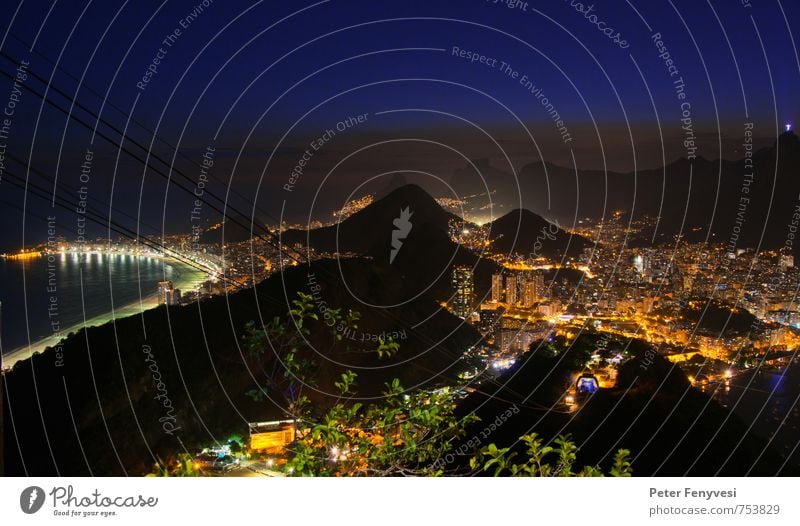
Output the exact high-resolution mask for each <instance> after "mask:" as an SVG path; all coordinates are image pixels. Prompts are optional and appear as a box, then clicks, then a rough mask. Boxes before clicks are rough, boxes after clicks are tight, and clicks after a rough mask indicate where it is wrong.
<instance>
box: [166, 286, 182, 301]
mask: <svg viewBox="0 0 800 526" xmlns="http://www.w3.org/2000/svg"><path fill="white" fill-rule="evenodd" d="M164 296H165V297H164V299H165V303H166V304H167V305H180V303H181V289H169V290H167V291H166V292H165V293H164Z"/></svg>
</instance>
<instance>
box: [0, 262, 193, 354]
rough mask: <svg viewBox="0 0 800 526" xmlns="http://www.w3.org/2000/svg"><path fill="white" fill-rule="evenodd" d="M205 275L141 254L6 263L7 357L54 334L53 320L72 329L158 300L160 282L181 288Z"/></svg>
mask: <svg viewBox="0 0 800 526" xmlns="http://www.w3.org/2000/svg"><path fill="white" fill-rule="evenodd" d="M202 276H203V274H202V273H200V272H197V271H195V270H194V269H191V268H189V267H186V266H183V265H180V264H176V263H173V262H164V261H163V260H161V259H157V258H148V257H141V256H125V255H99V254H93V255H87V256H84V257H83V258H79V257H78V256H76V255H70V254H66V255H60V254H59V255H54V256H52V259H50V260H49V259H48V257H40V258H36V259H29V260H24V261H23V260H6V259H0V301H2V348H3V353H4V354H5V353H7V352H9V351H11V350H13V349H16V348H18V347H21V346H23V345H27V344H28V342H30V343H35V342H36V341H38V340H40V339H42V338H45V337H50V336H52V335H53V331H52V328H51V324H50V322H51V320H53V319H56V320H57V321H58V322H59V323H60V328H61V330H62V331H66V330H67V329H69V328H70V327H72V326H74V325H77V324H80V323H83V321H84V317H85V319H86V320H89V319H91V318H96V317H98V316H103V315H110V313H111V311H112V307H113V308H114V309H121V308H122V307H125V306H128V305H131V304H132V303H135V302H138V301H139V300H140V298H142V299H152V296H153V295H154V294H155V293H156V292H157V288H158V282H159V281H160V280H163V279H169V280H172V281H173V283H175V286H176V287H179V286H181V285H183V286H186V284H188V283H189V282H193V281H197V280H199V279H201V278H202ZM53 280H54V281H55V289H54V292H53V291H51V290H52V287H50V285H51V284H52V281H53ZM48 288H51V290H48ZM53 299H55V302H53V301H52V300H53ZM52 305H55V306H56V309H55V310H53V309H51V306H52ZM128 310H130V309H128ZM51 313H55V314H54V316H50V314H51ZM65 334H66V332H65Z"/></svg>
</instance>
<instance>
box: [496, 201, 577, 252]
mask: <svg viewBox="0 0 800 526" xmlns="http://www.w3.org/2000/svg"><path fill="white" fill-rule="evenodd" d="M485 226H486V227H487V228H489V229H490V231H491V235H490V238H491V239H492V247H493V249H494V251H495V252H503V253H506V254H509V253H516V254H522V255H526V256H527V255H534V256H536V257H539V256H546V257H549V258H553V259H560V258H561V257H563V256H564V255H565V254H566V255H568V256H576V255H578V254H580V253H581V251H582V250H583V249H584V248H587V247H591V246H592V242H591V241H589V240H588V239H586V238H584V237H582V236H579V235H572V234H570V233H568V232H565V231H564V230H563V229H561V228H560V227H559V226H558V223H557V222H553V223H551V222H550V221H547V220H546V219H545V218H543V217H542V216H540V215H538V214H535V213H533V212H531V211H530V210H525V209H518V210H513V211H512V212H509V213H508V214H505V215H504V216H502V217H500V218H499V219H496V220H495V221H492V222H491V223H488V224H487V225H485Z"/></svg>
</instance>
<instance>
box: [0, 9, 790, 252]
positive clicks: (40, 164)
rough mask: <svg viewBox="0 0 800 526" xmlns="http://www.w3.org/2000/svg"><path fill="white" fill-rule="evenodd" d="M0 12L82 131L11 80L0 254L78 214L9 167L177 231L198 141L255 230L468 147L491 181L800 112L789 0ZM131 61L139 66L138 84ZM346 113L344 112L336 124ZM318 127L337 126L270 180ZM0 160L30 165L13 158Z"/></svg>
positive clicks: (438, 169) (732, 141) (323, 211)
mask: <svg viewBox="0 0 800 526" xmlns="http://www.w3.org/2000/svg"><path fill="white" fill-rule="evenodd" d="M590 7H591V9H590ZM0 9H2V20H3V26H2V28H0V32H1V33H2V41H1V42H2V51H3V55H2V60H0V64H2V71H3V72H4V73H6V74H7V75H10V76H11V77H14V76H15V75H16V70H17V67H18V64H19V62H20V61H27V62H28V66H27V69H26V71H27V72H28V73H29V75H28V78H27V79H26V80H25V81H24V82H22V84H24V86H25V87H27V88H30V89H32V90H34V91H36V92H37V93H38V94H40V95H41V94H43V93H45V91H47V98H48V99H49V100H51V101H52V102H53V103H54V104H56V105H57V106H58V107H60V108H62V109H63V110H66V111H67V112H72V113H73V114H74V116H75V117H77V118H78V119H80V120H81V121H83V122H84V123H86V124H87V125H88V128H87V127H86V126H84V125H83V124H81V123H80V122H78V121H77V120H74V119H68V118H67V117H66V116H65V114H64V113H63V112H61V111H59V110H57V109H55V108H54V107H53V106H51V105H49V104H42V100H41V98H40V97H39V96H37V95H35V94H34V93H31V92H30V91H27V90H26V89H22V90H21V92H20V94H19V97H18V98H19V99H20V100H19V101H18V102H16V104H15V107H14V111H13V116H12V117H11V126H10V132H9V133H8V134H7V135H8V138H7V139H3V141H4V142H5V143H6V148H5V156H6V157H5V160H4V163H5V172H4V174H3V180H2V182H0V200H1V201H2V207H3V209H2V211H0V220H2V221H3V225H4V229H5V232H6V233H5V234H4V235H3V237H2V246H0V249H5V250H9V249H15V248H19V247H20V246H21V245H23V244H30V243H33V242H37V241H41V240H42V239H43V237H44V236H45V235H46V232H45V228H44V226H43V225H44V224H43V222H42V218H46V217H47V216H48V215H55V216H56V217H57V222H58V225H59V231H60V233H62V234H63V235H65V236H67V237H71V236H73V235H74V234H73V233H72V232H73V231H74V229H75V224H76V222H75V218H74V216H75V214H74V212H71V211H69V210H63V209H58V210H54V209H52V208H51V207H50V204H49V202H48V200H47V199H43V198H41V197H40V196H36V195H33V194H31V193H27V194H26V193H25V192H23V191H22V190H21V189H19V188H16V187H14V186H12V185H11V184H9V180H8V178H9V177H11V176H15V177H17V178H21V179H16V180H17V181H20V180H22V181H24V180H25V179H26V178H27V180H28V181H29V182H30V183H32V184H36V185H39V186H40V187H42V188H44V189H46V190H47V191H48V192H50V194H52V193H53V192H54V189H55V193H56V194H57V195H59V196H61V197H63V198H64V199H68V200H73V201H74V200H76V199H77V197H78V196H77V193H76V190H77V189H78V188H79V187H80V186H82V185H83V186H86V190H87V191H86V194H87V195H88V197H89V199H90V202H91V204H92V206H94V207H96V209H97V210H101V211H102V212H103V214H104V215H105V216H108V215H109V214H110V216H111V217H112V218H113V219H114V220H115V221H120V222H122V223H124V224H126V225H128V226H130V227H131V228H134V229H137V228H138V229H139V230H140V231H141V232H143V233H145V234H148V235H154V234H155V235H158V234H160V233H161V232H167V233H170V232H182V231H183V232H185V231H187V230H188V229H189V226H190V219H189V214H190V211H191V209H192V206H191V204H192V199H191V197H190V196H189V195H188V193H187V192H185V191H184V190H181V189H180V188H179V187H177V186H176V185H175V183H176V182H179V183H180V184H182V185H184V186H185V187H186V188H187V189H188V190H189V192H191V191H192V190H193V189H195V188H196V184H197V181H199V178H200V174H201V168H200V166H201V163H202V162H203V154H204V152H208V151H209V148H213V151H214V154H213V161H214V165H213V167H212V168H211V169H210V170H209V172H210V178H209V180H208V182H207V183H206V186H205V188H204V191H205V192H211V193H213V194H214V195H216V196H219V197H220V198H221V199H223V200H225V201H227V202H228V205H229V206H231V207H233V208H234V209H236V210H239V211H242V212H245V213H246V214H248V215H249V214H252V213H253V211H254V204H253V201H254V200H256V201H257V204H256V206H255V210H256V212H255V214H256V216H257V218H258V221H263V222H271V221H272V220H274V218H276V217H279V216H281V213H282V210H283V215H284V217H286V218H288V219H290V220H302V219H304V218H306V217H307V216H308V215H309V207H310V206H311V204H312V202H313V203H314V208H313V212H311V215H312V216H316V215H319V216H320V217H329V215H330V211H331V210H332V209H334V208H337V207H338V206H341V204H342V203H343V202H344V200H345V199H346V198H347V197H348V195H350V194H351V192H353V191H357V192H358V191H366V190H368V189H370V188H371V187H370V186H369V185H367V186H365V187H361V189H360V190H357V188H358V187H359V185H361V184H362V183H363V182H364V181H366V180H367V179H369V178H371V177H373V176H375V175H378V174H381V173H385V172H395V171H403V170H405V171H419V172H426V173H428V174H432V175H434V176H435V177H431V176H430V175H419V174H416V175H414V173H415V172H414V173H410V175H409V176H408V178H409V180H412V181H415V182H419V183H420V184H423V185H424V186H425V187H426V188H428V189H429V190H430V191H431V192H432V193H434V194H435V195H446V194H447V187H446V184H445V182H446V181H448V180H449V179H450V178H451V177H452V173H453V171H454V170H455V169H459V168H463V167H465V166H468V159H478V158H487V159H489V160H490V162H491V164H492V165H493V166H496V167H497V168H498V169H500V170H503V171H505V172H508V173H511V172H512V171H516V170H519V169H520V168H521V167H522V166H524V165H525V164H527V163H531V162H538V161H541V160H545V161H549V162H552V163H555V164H559V165H563V166H572V165H573V155H574V163H575V165H576V166H577V167H578V168H580V169H599V170H603V169H609V170H618V171H632V170H634V169H635V168H636V169H643V168H656V167H659V166H661V165H662V164H663V163H664V162H665V161H666V162H670V161H672V160H674V159H677V158H679V157H685V156H687V155H689V154H690V152H689V151H687V148H686V146H685V145H684V144H683V143H682V141H683V136H682V134H684V132H685V131H684V130H682V129H681V126H682V123H681V119H682V118H684V117H686V114H685V112H686V110H687V109H688V111H689V116H690V117H691V126H692V132H693V133H694V141H695V145H696V147H697V151H696V155H698V156H700V155H702V156H703V157H706V158H708V159H717V158H720V157H724V158H729V159H734V158H738V157H741V151H740V148H739V146H738V145H739V144H741V142H742V136H743V130H744V125H745V123H747V122H752V123H754V132H755V137H756V141H755V143H756V144H757V145H758V146H765V145H769V144H771V143H772V142H773V141H774V140H775V137H776V136H777V135H778V134H779V133H780V132H782V131H783V129H784V124H785V123H787V122H792V121H794V120H795V119H798V120H800V107H798V98H797V97H795V96H793V95H794V94H795V93H797V92H798V91H800V90H798V88H800V61H798V54H797V50H796V46H795V43H796V41H797V40H798V38H800V34H798V32H797V30H796V28H797V27H798V24H797V23H796V21H797V19H798V17H799V16H800V5H797V3H796V2H788V1H785V0H784V1H777V0H775V1H766V2H753V5H752V7H750V6H749V5H748V4H747V3H746V2H745V3H744V4H743V5H742V4H740V2H736V1H729V2H720V1H700V0H691V1H689V0H683V1H679V0H673V1H669V0H653V1H633V0H632V1H630V2H627V1H621V0H620V1H609V0H605V1H600V0H598V1H595V2H592V3H591V4H589V3H585V4H580V3H578V2H572V1H556V0H551V1H547V2H543V1H539V2H536V1H533V0H530V1H528V2H527V3H526V2H513V1H512V2H499V1H498V2H493V1H491V0H490V1H486V0H462V1H448V2H427V1H397V2H360V1H336V0H331V1H323V2H318V3H312V2H257V3H255V4H252V3H250V2H235V1H234V2H231V1H226V2H222V1H220V0H217V1H216V2H208V3H206V4H203V3H198V2H164V3H159V2H145V1H141V2H140V1H135V2H133V1H131V2H127V3H123V2H98V1H96V2H90V3H88V4H84V3H83V2H55V3H54V4H53V5H50V4H49V3H46V2H37V1H33V2H27V1H26V2H24V3H22V4H17V3H15V2H5V3H3V5H2V7H0ZM793 27H794V28H795V29H794V31H792V28H793ZM176 29H177V30H179V31H178V33H176ZM658 33H660V36H661V38H660V39H657V38H654V35H655V34H658ZM169 35H172V38H171V39H170V38H168V36H169ZM655 40H660V41H661V43H662V46H659V45H657V43H656V42H655ZM659 47H661V49H659ZM454 48H457V49H456V50H454ZM664 48H666V50H667V51H668V53H669V58H670V59H671V60H672V61H673V62H672V63H671V65H672V66H673V69H672V70H670V69H669V65H670V64H668V63H667V62H666V61H665V59H666V55H664ZM461 51H463V53H460V52H461ZM459 55H461V56H459ZM473 55H476V56H477V57H480V56H483V57H484V58H483V59H482V60H481V59H480V58H479V59H478V60H476V61H475V62H471V61H470V59H469V58H467V57H469V56H473ZM659 55H662V56H661V57H660V56H659ZM154 61H158V63H157V64H154ZM504 63H505V64H507V65H508V66H509V67H508V68H505V69H504V68H503V66H502V65H503V64H504ZM148 68H150V71H151V72H152V70H153V69H155V72H154V73H153V74H152V75H150V76H148V77H147V80H146V81H145V79H144V78H143V77H145V75H146V74H147V73H148ZM512 71H513V73H512ZM671 71H673V72H674V71H677V73H673V74H672V75H671ZM33 74H35V75H37V76H38V77H41V78H42V79H44V81H45V82H44V83H43V82H41V81H40V80H38V79H36V78H34V77H33ZM523 76H525V77H527V78H528V79H530V81H531V82H532V84H533V85H535V89H536V90H537V91H535V92H534V93H531V90H530V89H526V86H525V85H524V82H522V81H521V79H522V78H523ZM677 79H682V80H683V84H684V88H683V89H684V91H683V93H684V94H685V98H684V99H679V98H678V92H677V91H676V86H675V84H674V82H675V81H676V80H677ZM48 82H49V83H50V86H49V87H48V85H47V84H48ZM137 83H138V86H137ZM13 92H14V87H13V81H12V79H11V78H9V77H7V76H4V77H0V105H3V106H6V102H7V101H9V100H11V99H10V97H11V96H12V94H13ZM542 97H546V98H547V99H548V101H549V102H550V103H551V104H552V106H551V108H552V110H554V111H556V112H558V115H559V117H560V120H561V121H563V122H562V123H561V129H562V132H559V126H557V124H556V122H554V119H553V118H552V112H551V113H548V109H547V108H546V105H545V104H544V103H543V102H542ZM73 98H75V99H76V100H77V103H76V104H75V105H73ZM684 103H688V104H689V105H690V106H689V107H688V108H687V107H686V106H685V105H684V106H683V107H682V104H684ZM87 110H88V112H87ZM97 114H99V115H100V119H101V120H98V118H97ZM359 115H362V116H365V118H363V119H362V122H360V123H359V122H357V121H358V119H357V118H356V117H357V116H359ZM351 117H352V118H356V119H355V120H352V119H350V118H351ZM348 121H349V122H351V123H352V122H356V124H354V125H353V126H352V127H348V126H347V125H346V124H342V125H340V126H343V127H344V129H343V130H336V126H337V123H346V122H348ZM94 126H98V128H97V129H98V132H99V133H98V135H95V136H94V138H93V134H92V131H91V129H92V128H93V127H94ZM109 126H113V127H115V128H117V129H118V130H119V131H122V130H123V129H127V136H126V138H125V141H124V144H123V146H124V147H125V148H126V149H130V151H132V152H134V153H135V154H136V155H137V156H139V157H141V158H142V159H144V158H145V157H147V156H148V152H150V153H149V155H150V156H151V157H150V162H151V163H154V165H155V166H156V167H157V168H158V169H159V170H161V171H162V172H163V175H164V176H163V177H162V176H161V175H159V174H157V173H156V172H154V171H153V170H152V169H145V168H144V165H143V163H142V162H141V161H139V160H136V159H135V158H133V157H131V155H129V153H128V152H126V151H120V149H119V148H118V147H116V146H115V145H113V144H111V143H110V142H108V141H107V140H106V139H104V138H103V137H102V134H105V135H106V136H107V137H110V138H112V139H113V140H114V141H117V142H119V139H120V134H119V133H118V131H115V130H114V129H112V128H111V127H109ZM326 130H334V131H335V132H336V133H335V134H329V135H330V136H329V140H326V141H323V142H324V145H322V147H321V148H320V150H319V151H315V152H314V155H312V156H310V159H309V162H308V163H307V166H305V168H304V170H303V174H302V175H301V176H300V177H298V178H297V180H296V181H295V184H294V185H293V188H292V191H291V192H289V191H286V190H285V189H284V187H285V185H286V184H287V183H288V182H289V179H290V174H291V172H292V170H293V168H294V167H295V166H296V165H297V163H298V162H299V161H300V159H301V158H302V157H303V154H304V151H305V150H306V149H307V148H309V145H310V144H311V142H312V141H315V140H319V139H320V138H322V137H323V136H325V134H326ZM564 130H568V133H569V137H570V138H571V140H570V141H568V142H565V140H564V135H563V131H564ZM153 132H155V136H154V134H153ZM662 138H663V143H662V142H661V141H662ZM495 141H496V143H495ZM136 143H138V144H140V145H142V146H143V147H144V149H140V148H139V147H138V146H136ZM173 148H177V150H178V152H179V154H178V155H175V150H174V149H173ZM362 148H364V150H361V151H359V150H360V149H362ZM87 149H88V150H91V152H92V154H93V160H92V166H91V174H90V176H89V180H88V181H87V182H86V184H83V183H82V182H81V181H80V173H81V163H83V162H84V161H85V157H86V153H87ZM9 155H13V156H15V157H16V158H17V159H20V160H23V161H25V163H27V159H32V163H31V170H30V171H28V170H27V169H26V167H25V163H23V164H20V163H19V162H16V161H14V160H12V159H11V158H9ZM160 160H163V161H166V163H167V165H170V164H173V163H174V170H173V171H172V172H171V171H170V169H169V168H168V167H167V166H166V165H164V164H161V162H160ZM509 161H510V164H509ZM334 167H335V170H334V171H333V172H330V170H331V169H333V168H334ZM329 172H330V173H329ZM326 176H327V177H326ZM56 177H57V183H56V181H55V179H56ZM165 177H169V178H170V179H171V181H172V182H170V183H168V182H167V180H166V179H165ZM182 177H186V179H183V178H182ZM437 177H438V179H437ZM380 182H381V181H377V182H376V185H377V186H376V187H378V188H379V187H380ZM489 184H491V181H489ZM256 196H257V197H256ZM315 199H316V201H315ZM23 209H24V210H26V213H25V214H23V212H22V210H23ZM539 212H542V211H539ZM202 213H203V214H204V219H205V220H206V221H207V222H209V223H211V222H214V221H216V220H218V219H219V217H220V215H219V213H216V212H214V211H213V210H212V209H211V208H209V207H207V206H206V207H204V210H203V212H202ZM23 223H24V226H23ZM101 233H102V232H101ZM114 237H116V236H114Z"/></svg>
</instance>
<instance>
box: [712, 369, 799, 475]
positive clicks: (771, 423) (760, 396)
mask: <svg viewBox="0 0 800 526" xmlns="http://www.w3.org/2000/svg"><path fill="white" fill-rule="evenodd" d="M715 398H716V399H717V400H718V401H719V402H720V403H722V404H723V405H724V406H726V407H728V408H729V409H732V410H733V411H734V412H735V413H736V414H737V415H739V416H740V417H741V418H742V420H744V422H745V423H746V424H747V425H748V426H749V425H750V424H753V432H754V433H756V434H758V435H760V436H761V437H762V438H764V439H766V440H771V441H772V444H773V445H774V446H775V447H776V448H777V449H778V451H780V452H781V453H782V454H783V455H784V456H785V457H788V456H790V455H792V457H791V458H792V460H793V461H794V462H795V463H797V462H798V461H800V447H798V443H799V442H800V365H792V366H790V367H788V368H786V369H784V370H782V371H780V372H775V371H770V372H767V371H763V372H758V373H756V372H754V371H749V372H747V373H745V374H742V375H739V376H737V377H736V378H734V379H733V380H732V381H731V384H730V389H725V388H721V389H720V390H719V391H718V392H717V394H716V396H715Z"/></svg>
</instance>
